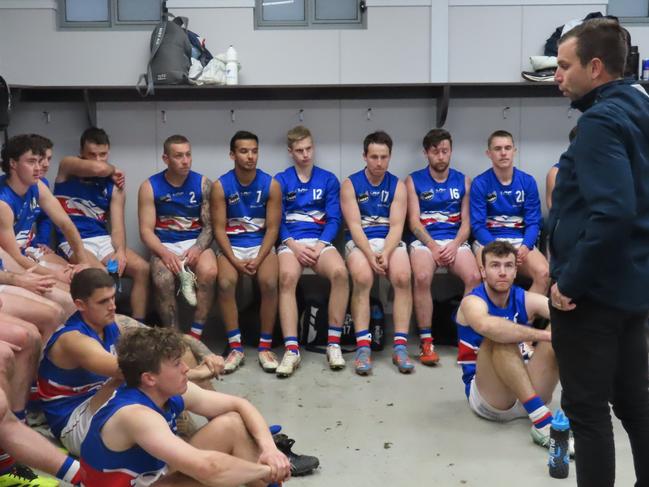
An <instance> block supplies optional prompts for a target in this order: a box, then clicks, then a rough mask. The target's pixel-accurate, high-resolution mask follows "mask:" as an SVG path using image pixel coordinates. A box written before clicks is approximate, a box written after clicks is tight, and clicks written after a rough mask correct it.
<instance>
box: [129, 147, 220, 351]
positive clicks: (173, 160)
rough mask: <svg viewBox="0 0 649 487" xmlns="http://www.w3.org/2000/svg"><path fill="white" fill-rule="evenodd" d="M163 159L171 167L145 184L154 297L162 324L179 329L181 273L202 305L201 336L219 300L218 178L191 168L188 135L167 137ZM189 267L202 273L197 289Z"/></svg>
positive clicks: (196, 331)
mask: <svg viewBox="0 0 649 487" xmlns="http://www.w3.org/2000/svg"><path fill="white" fill-rule="evenodd" d="M162 160H163V162H164V163H165V164H166V166H167V169H165V170H164V171H162V172H160V173H158V174H156V175H154V176H151V177H150V178H149V179H147V180H146V181H144V182H143V183H142V185H141V186H140V192H139V197H138V214H139V218H140V237H141V238H142V242H144V244H145V245H146V246H147V247H148V249H149V251H150V252H151V269H152V277H153V286H154V288H155V293H154V294H155V297H154V300H155V303H156V308H157V311H158V314H159V315H160V320H161V323H162V324H163V325H164V326H173V327H175V328H178V317H177V312H176V293H175V289H176V277H178V280H179V285H180V291H181V293H182V294H183V296H185V299H186V300H187V302H188V303H189V304H190V305H192V306H196V310H195V311H194V321H193V323H192V325H191V331H190V333H191V335H192V336H194V337H195V338H197V339H200V338H201V335H202V334H203V327H204V326H205V322H206V321H207V315H208V313H209V311H210V308H211V306H212V303H213V301H214V285H215V282H216V276H217V266H216V255H214V252H213V251H212V249H211V248H210V245H211V244H212V239H213V234H212V223H211V221H210V191H211V188H212V182H211V181H210V180H209V179H207V178H206V177H205V176H202V175H201V174H198V173H196V172H194V171H192V170H191V167H192V148H191V145H190V143H189V140H188V139H187V138H186V137H185V136H183V135H172V136H171V137H168V138H167V140H165V142H164V149H163V154H162ZM185 266H186V267H189V269H190V270H191V271H193V272H194V273H195V275H196V280H197V291H194V279H193V276H192V275H191V273H190V272H187V270H186V268H185Z"/></svg>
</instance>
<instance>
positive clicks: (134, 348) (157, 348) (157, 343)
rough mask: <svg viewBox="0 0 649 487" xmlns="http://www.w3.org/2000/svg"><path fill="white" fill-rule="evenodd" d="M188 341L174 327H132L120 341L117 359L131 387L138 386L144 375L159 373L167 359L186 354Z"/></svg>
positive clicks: (127, 383) (174, 358)
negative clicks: (146, 373)
mask: <svg viewBox="0 0 649 487" xmlns="http://www.w3.org/2000/svg"><path fill="white" fill-rule="evenodd" d="M185 349H186V346H185V342H184V341H183V339H182V336H181V335H180V334H179V333H178V332H177V331H176V330H174V329H173V328H149V327H138V328H133V329H131V330H129V331H127V332H126V333H124V334H123V335H122V337H121V338H120V340H119V342H118V343H117V362H118V364H119V368H120V369H121V371H122V374H123V375H124V380H125V381H126V385H127V386H128V387H138V386H139V385H140V384H141V381H142V374H143V373H145V372H152V373H154V374H157V373H158V372H160V366H161V364H162V362H163V361H165V360H176V359H178V358H180V357H182V355H183V354H184V353H185Z"/></svg>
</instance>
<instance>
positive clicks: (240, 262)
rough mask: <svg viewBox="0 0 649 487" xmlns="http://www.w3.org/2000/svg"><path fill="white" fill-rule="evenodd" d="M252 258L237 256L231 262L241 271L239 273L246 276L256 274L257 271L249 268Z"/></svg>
mask: <svg viewBox="0 0 649 487" xmlns="http://www.w3.org/2000/svg"><path fill="white" fill-rule="evenodd" d="M250 261H251V259H237V258H236V257H235V258H234V260H232V262H231V264H232V265H233V266H234V268H235V269H236V270H237V272H239V274H244V275H246V276H254V275H255V273H254V272H251V271H250V270H249V269H248V264H249V263H250Z"/></svg>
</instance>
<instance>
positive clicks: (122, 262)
mask: <svg viewBox="0 0 649 487" xmlns="http://www.w3.org/2000/svg"><path fill="white" fill-rule="evenodd" d="M112 259H115V260H116V261H117V273H118V274H119V275H120V277H121V275H122V274H124V269H125V268H126V252H124V251H123V250H116V251H115V252H113V254H112V255H110V257H108V260H112Z"/></svg>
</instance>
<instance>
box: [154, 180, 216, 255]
mask: <svg viewBox="0 0 649 487" xmlns="http://www.w3.org/2000/svg"><path fill="white" fill-rule="evenodd" d="M166 172H167V171H166V170H164V171H162V172H159V173H158V174H155V175H153V176H151V177H150V178H149V182H150V183H151V189H152V190H153V202H154V203H155V213H156V219H155V229H154V232H155V234H156V235H157V237H158V238H159V239H160V241H161V242H164V243H174V242H182V241H183V240H192V239H196V238H198V235H199V234H200V233H201V230H202V229H203V223H202V222H201V205H202V204H203V188H202V185H201V182H202V180H203V176H202V175H201V174H198V173H197V172H194V171H189V174H188V175H187V178H185V182H184V183H183V184H182V186H179V187H176V186H172V185H171V184H169V181H167V179H166V178H165V173H166Z"/></svg>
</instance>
